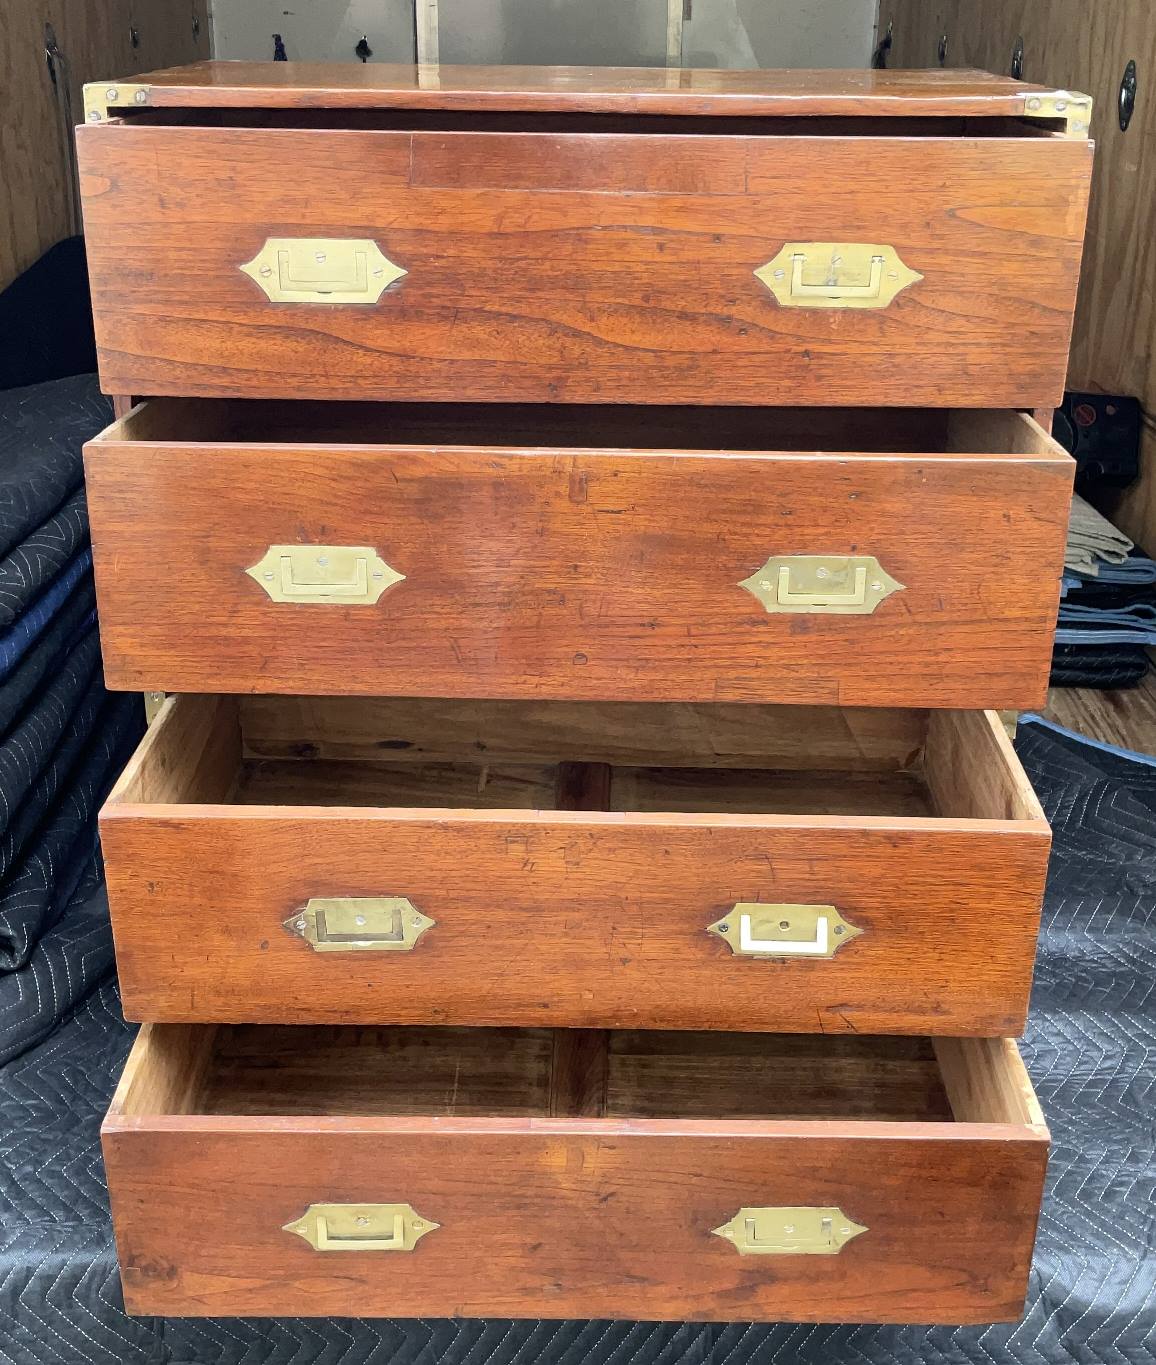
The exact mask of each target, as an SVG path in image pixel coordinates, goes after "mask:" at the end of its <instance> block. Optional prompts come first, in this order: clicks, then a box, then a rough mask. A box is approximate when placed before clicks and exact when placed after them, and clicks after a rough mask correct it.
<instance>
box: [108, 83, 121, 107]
mask: <svg viewBox="0 0 1156 1365" xmlns="http://www.w3.org/2000/svg"><path fill="white" fill-rule="evenodd" d="M104 97H105V99H106V100H108V102H109V104H115V103H116V102H117V100H118V99H120V91H119V90H118V89H117V88H116V86H115V85H110V86H109V87H108V89H107V90H106V91H105V92H104Z"/></svg>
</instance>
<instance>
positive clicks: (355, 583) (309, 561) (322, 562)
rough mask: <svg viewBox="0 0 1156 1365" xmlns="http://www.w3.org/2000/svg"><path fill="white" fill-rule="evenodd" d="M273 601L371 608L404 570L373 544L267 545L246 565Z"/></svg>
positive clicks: (402, 575) (400, 576)
mask: <svg viewBox="0 0 1156 1365" xmlns="http://www.w3.org/2000/svg"><path fill="white" fill-rule="evenodd" d="M245 572H246V573H247V574H248V575H249V577H250V578H252V579H254V580H255V581H256V582H257V583H259V584H260V585H261V587H262V588H264V590H265V591H266V592H267V593H268V594H269V596H270V597H271V598H272V599H273V601H274V602H296V603H301V604H305V605H315V604H318V603H333V604H336V605H337V606H367V607H371V606H373V605H374V603H376V602H377V600H378V599H379V598H380V597H381V595H382V593H384V592H386V591H388V590H389V589H390V588H392V587H393V586H394V584H396V583H400V582H402V581H403V579H404V578H405V574H403V573H398V571H397V570H396V569H395V568H393V567H391V566H390V565H389V564H387V563H386V562H385V560H384V559H382V557H381V556H380V555H379V554H378V553H377V551H376V550H375V549H374V548H373V546H372V545H270V546H269V548H268V549H267V550H266V551H265V553H264V554H263V555H262V556H261V558H260V559H259V560H258V561H257V562H256V564H251V565H250V566H249V568H247V569H246V570H245Z"/></svg>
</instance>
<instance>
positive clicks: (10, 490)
mask: <svg viewBox="0 0 1156 1365" xmlns="http://www.w3.org/2000/svg"><path fill="white" fill-rule="evenodd" d="M111 421H112V403H111V402H110V401H109V400H108V399H107V398H105V397H104V396H103V395H102V394H101V392H100V389H99V387H98V386H97V381H96V375H94V374H82V375H76V376H74V377H73V378H71V379H57V380H54V381H53V382H51V383H48V384H32V385H30V386H29V387H27V388H21V389H7V390H5V391H3V392H0V559H4V558H7V556H8V555H9V554H10V553H11V552H12V551H13V550H14V549H15V548H16V547H17V546H18V545H19V544H20V542H21V541H23V540H26V539H27V538H28V536H30V535H31V534H32V532H33V531H35V530H36V529H37V528H38V527H39V526H41V525H42V524H43V523H44V522H46V521H48V520H49V519H50V518H51V517H52V515H53V513H54V512H57V511H58V510H59V509H60V507H61V506H62V505H63V504H64V502H65V501H66V500H67V499H68V497H69V495H70V494H72V493H75V492H76V490H77V489H78V488H79V487H80V485H81V483H82V482H83V481H84V463H83V457H82V454H81V446H82V445H83V443H84V442H85V441H87V440H88V439H89V437H90V436H94V435H95V434H96V433H97V432H98V431H99V430H100V429H101V427H103V426H106V425H107V424H108V423H109V422H111Z"/></svg>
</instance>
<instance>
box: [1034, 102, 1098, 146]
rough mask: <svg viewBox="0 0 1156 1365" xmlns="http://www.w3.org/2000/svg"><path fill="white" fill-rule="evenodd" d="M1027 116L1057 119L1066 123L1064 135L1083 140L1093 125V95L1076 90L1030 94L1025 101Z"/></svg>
mask: <svg viewBox="0 0 1156 1365" xmlns="http://www.w3.org/2000/svg"><path fill="white" fill-rule="evenodd" d="M1024 116H1025V118H1035V119H1055V120H1057V121H1058V122H1062V123H1063V125H1064V136H1065V137H1067V138H1072V139H1073V140H1079V141H1083V140H1084V139H1086V138H1087V137H1088V134H1089V132H1090V130H1091V127H1092V97H1091V95H1081V94H1079V93H1078V92H1077V91H1075V90H1050V91H1048V92H1047V93H1046V94H1042V95H1028V96H1027V97H1026V99H1025V101H1024Z"/></svg>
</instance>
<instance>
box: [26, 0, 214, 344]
mask: <svg viewBox="0 0 1156 1365" xmlns="http://www.w3.org/2000/svg"><path fill="white" fill-rule="evenodd" d="M46 21H47V22H48V23H50V24H51V26H52V30H53V33H54V34H55V37H56V42H57V47H58V49H59V51H60V53H61V55H62V57H63V61H61V60H59V59H58V60H57V61H55V62H54V63H53V66H54V67H55V71H56V79H55V80H53V75H52V70H51V69H50V67H49V64H48V63H47V62H46V61H45V23H46ZM194 25H195V31H194ZM134 31H135V33H136V35H137V40H138V45H136V46H134V44H133V41H132V34H133V32H134ZM0 33H2V34H3V35H4V39H3V42H0V89H2V90H3V91H4V111H3V123H4V133H3V137H2V138H0V289H4V288H5V287H6V286H7V285H9V284H11V283H12V281H13V280H14V279H15V278H16V276H17V275H19V274H20V273H21V271H23V270H26V269H27V268H28V267H29V266H30V265H31V264H32V263H33V262H34V261H36V260H37V259H38V258H39V257H40V256H41V255H42V254H43V253H44V252H45V251H47V250H48V248H49V247H50V246H52V245H53V244H54V243H55V242H59V241H60V240H61V238H63V237H68V236H70V235H71V234H72V233H75V232H79V231H80V212H79V202H78V198H77V189H76V177H75V174H74V150H73V142H72V139H73V128H74V125H75V124H77V123H79V122H80V121H81V120H82V119H83V117H84V106H83V102H82V94H81V91H82V87H83V85H84V83H85V82H86V81H97V80H108V79H109V78H110V77H111V76H113V75H119V76H123V77H126V78H128V79H130V80H131V79H135V78H134V77H133V75H132V73H133V72H136V71H140V70H142V69H144V68H145V67H154V66H158V65H159V66H164V65H165V64H166V63H169V64H174V65H175V64H176V63H178V62H189V61H191V60H192V59H193V58H194V57H196V56H198V55H206V54H207V53H208V51H209V36H210V28H209V15H208V3H207V0H150V3H149V4H148V5H147V6H145V5H141V4H140V3H138V2H137V0H101V3H100V4H99V5H94V4H92V3H90V0H53V3H52V4H51V5H50V6H44V5H41V4H39V3H36V2H35V0H0ZM186 69H187V68H186ZM77 312H78V317H79V313H80V305H79V304H78V306H77ZM12 344H16V345H19V344H20V339H15V338H14V340H13V343H12Z"/></svg>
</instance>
